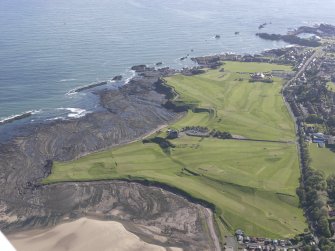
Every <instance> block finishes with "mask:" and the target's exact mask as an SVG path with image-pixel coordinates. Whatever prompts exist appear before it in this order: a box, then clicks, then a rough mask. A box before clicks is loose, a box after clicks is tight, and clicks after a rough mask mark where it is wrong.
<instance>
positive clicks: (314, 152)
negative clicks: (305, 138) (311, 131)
mask: <svg viewBox="0 0 335 251" xmlns="http://www.w3.org/2000/svg"><path fill="white" fill-rule="evenodd" d="M309 152H310V156H311V159H312V164H311V165H312V167H313V168H315V169H317V170H320V171H323V172H324V173H325V175H326V176H329V175H331V174H335V153H334V152H332V151H331V150H330V149H328V148H319V147H318V145H317V144H310V146H309Z"/></svg>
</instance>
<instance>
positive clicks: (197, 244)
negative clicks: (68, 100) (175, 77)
mask: <svg viewBox="0 0 335 251" xmlns="http://www.w3.org/2000/svg"><path fill="white" fill-rule="evenodd" d="M135 71H136V72H137V76H136V77H134V78H133V79H132V80H130V81H129V83H128V84H127V85H124V86H122V87H120V88H118V89H115V90H110V89H103V90H97V91H95V94H96V95H98V97H99V99H100V105H101V107H103V108H104V109H103V110H102V111H98V112H94V113H90V114H87V115H86V116H84V117H81V118H77V119H70V120H66V121H63V120H55V121H50V122H46V123H39V124H27V125H22V126H20V127H19V129H18V130H20V131H21V132H24V133H20V136H16V137H13V138H12V139H11V140H9V141H6V142H0V189H1V195H0V229H1V231H4V232H5V233H10V232H14V231H21V230H26V229H34V228H40V227H50V226H54V225H56V224H58V223H60V222H62V221H63V220H64V219H65V218H67V217H69V218H70V219H77V218H80V217H82V216H85V215H89V214H94V215H100V216H99V217H102V218H103V219H113V220H124V221H127V222H128V223H127V224H128V225H131V229H132V231H134V229H138V231H139V232H138V233H137V234H140V235H143V236H145V237H146V238H147V239H148V240H150V241H151V242H155V240H156V237H157V236H158V237H159V236H161V237H164V238H163V239H165V240H167V243H159V244H160V245H167V246H177V247H182V248H184V249H185V250H212V246H211V245H213V241H212V239H211V236H209V235H208V234H207V233H206V226H204V225H203V224H200V223H201V222H203V221H204V217H205V216H204V213H203V211H204V210H205V207H204V206H201V205H196V204H193V203H192V202H190V201H189V200H186V199H185V198H184V197H182V196H177V195H174V194H172V193H171V192H166V191H164V190H162V189H161V188H154V187H152V186H150V185H151V184H139V183H137V184H135V183H129V182H127V181H110V182H103V181H101V182H87V183H81V182H80V183H63V184H53V185H46V186H45V185H41V180H42V179H43V178H45V177H47V176H48V175H49V174H50V172H51V167H52V162H53V161H68V160H72V159H76V158H79V157H80V156H83V155H86V154H88V153H91V152H95V151H100V150H103V149H107V148H110V147H113V146H116V145H120V144H126V143H127V142H131V141H133V140H135V139H138V138H140V137H142V136H143V135H145V134H146V133H148V132H150V131H153V130H155V129H156V128H157V127H159V126H160V125H165V124H168V123H170V122H171V121H173V120H175V119H177V118H179V117H180V115H181V114H180V113H178V112H176V111H174V110H171V109H167V108H165V107H164V104H165V103H166V102H167V100H168V97H169V96H170V95H171V93H170V92H169V89H164V88H162V85H161V80H160V78H161V77H164V76H169V75H172V74H175V73H176V71H175V70H172V69H169V68H162V69H158V70H156V69H153V68H148V67H146V66H145V67H139V68H137V69H135ZM93 87H95V86H93ZM93 87H92V86H90V87H85V88H86V89H85V90H87V89H89V88H93ZM197 202H198V201H197ZM116 212H118V213H116ZM180 222H184V223H183V224H180ZM144 226H155V227H154V229H156V230H155V231H156V232H155V231H152V232H150V231H149V232H148V231H144V229H145V227H144ZM141 229H142V230H141ZM136 231H137V230H136ZM136 231H135V232H136ZM181 233H183V234H182V235H181ZM158 237H157V238H158ZM158 239H159V238H158Z"/></svg>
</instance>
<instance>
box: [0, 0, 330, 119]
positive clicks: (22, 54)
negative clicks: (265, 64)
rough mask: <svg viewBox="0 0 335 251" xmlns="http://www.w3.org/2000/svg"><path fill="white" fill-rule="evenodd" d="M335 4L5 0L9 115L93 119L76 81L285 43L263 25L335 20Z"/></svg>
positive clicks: (2, 34) (3, 83)
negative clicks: (263, 35)
mask: <svg viewBox="0 0 335 251" xmlns="http://www.w3.org/2000/svg"><path fill="white" fill-rule="evenodd" d="M334 11H335V1H334V0H282V1H278V0H257V1H251V0H207V1H203V0H165V1H164V0H159V1H158V0H99V1H97V0H0V120H2V119H5V118H7V117H9V116H12V115H15V114H20V113H23V112H26V111H34V114H35V115H34V116H32V117H30V118H29V120H35V119H49V120H50V119H55V118H59V117H79V116H83V115H85V114H86V113H87V112H90V111H91V110H92V109H94V107H96V106H97V99H96V98H95V97H94V95H92V94H90V93H89V92H83V93H77V94H73V93H71V90H73V89H74V88H77V87H80V86H85V85H89V84H91V83H95V82H99V81H105V80H110V79H112V78H113V76H115V75H119V74H121V75H123V76H124V78H125V79H127V78H129V77H131V76H132V74H133V73H132V72H131V71H130V67H131V66H132V65H135V64H143V63H144V64H149V65H153V64H155V63H156V62H160V61H162V62H163V63H164V65H163V66H171V67H175V68H180V67H183V66H188V65H192V62H190V60H185V61H180V60H179V58H180V57H183V56H185V55H187V54H190V56H200V55H208V54H216V53H221V52H236V53H257V52H261V51H263V50H264V49H270V48H277V47H282V46H285V44H284V43H276V42H270V41H264V40H261V39H259V38H258V37H256V36H255V33H256V32H258V26H259V25H260V24H262V23H264V22H268V23H269V22H271V24H269V25H267V26H266V28H265V29H264V31H266V32H274V33H279V32H287V31H288V29H290V28H295V27H297V26H300V25H308V24H315V23H321V22H327V23H333V24H335V17H334ZM235 31H238V32H240V35H238V36H236V35H235V34H234V33H235ZM215 34H220V35H221V39H215V38H214V36H215ZM119 84H122V83H112V82H110V83H109V84H108V87H109V88H115V87H116V86H117V85H119Z"/></svg>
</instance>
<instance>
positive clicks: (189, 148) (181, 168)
mask: <svg viewBox="0 0 335 251" xmlns="http://www.w3.org/2000/svg"><path fill="white" fill-rule="evenodd" d="M224 68H225V69H226V71H227V72H225V73H222V72H219V71H217V70H211V71H209V72H207V73H206V74H202V75H199V76H192V77H184V76H180V75H177V76H173V77H171V78H168V79H167V81H168V84H170V85H172V86H173V87H174V88H175V90H176V91H177V92H178V93H179V97H178V99H179V100H180V101H183V102H192V103H197V104H198V105H199V106H200V107H207V108H211V109H214V110H215V113H214V114H212V113H211V114H209V113H206V112H201V113H195V112H192V111H189V112H188V113H187V114H186V116H185V117H183V118H182V119H181V120H180V121H178V122H176V123H175V124H173V125H171V127H175V128H181V127H184V126H187V125H189V126H193V125H202V126H208V127H210V128H217V129H220V130H225V131H231V132H232V133H233V134H239V135H243V136H245V137H250V138H257V139H269V140H292V141H293V140H294V124H293V122H292V121H291V118H290V117H289V114H288V112H287V110H286V107H285V106H284V104H283V100H282V98H281V96H280V88H281V85H282V82H281V80H280V79H276V81H275V83H273V84H265V83H249V82H248V80H247V79H246V80H245V81H235V79H236V78H240V77H241V76H242V75H243V76H244V77H245V78H246V77H247V76H248V75H245V74H241V75H240V74H238V73H236V72H235V71H240V72H246V71H268V70H271V69H283V68H284V69H285V70H289V68H287V67H284V66H277V65H270V64H255V63H234V62H230V63H226V64H225V66H224ZM237 69H238V70H237ZM263 69H264V70H263ZM223 74H224V76H223V77H222V75H223ZM159 135H160V136H163V135H164V132H161V133H160V134H159ZM172 143H173V144H175V145H176V147H175V148H173V149H171V152H170V154H166V153H164V152H163V151H162V150H161V148H160V147H159V146H158V145H156V144H151V143H149V144H143V143H142V142H135V143H132V144H129V145H125V146H120V147H116V148H114V149H112V150H109V151H104V152H100V153H94V154H90V155H88V156H86V157H82V158H80V159H78V160H76V161H71V162H67V163H59V162H56V163H54V166H53V169H52V174H51V175H50V176H49V177H48V178H46V179H45V180H44V183H53V182H61V181H82V180H100V179H117V178H126V179H146V180H151V181H158V182H161V183H165V184H169V185H170V186H173V187H176V188H178V189H180V190H183V191H185V192H187V193H188V194H189V195H191V196H192V197H195V198H199V199H203V200H206V201H208V202H210V203H212V204H214V205H215V206H216V216H215V219H219V217H221V218H223V219H224V221H225V222H226V226H223V224H222V222H221V221H220V220H217V223H218V228H219V229H221V231H222V232H224V231H226V230H225V229H227V228H230V229H232V230H234V229H236V228H242V229H244V230H245V231H246V232H247V233H248V234H250V235H256V236H268V237H276V238H278V237H291V236H293V235H295V234H299V233H302V232H303V230H304V228H306V223H305V219H304V216H303V213H302V210H300V209H299V208H298V198H297V196H296V194H295V189H296V187H297V186H298V179H299V167H298V157H297V150H296V146H295V144H287V143H273V142H255V141H235V140H220V139H213V138H205V139H201V138H195V137H188V136H183V137H181V138H178V139H175V140H172Z"/></svg>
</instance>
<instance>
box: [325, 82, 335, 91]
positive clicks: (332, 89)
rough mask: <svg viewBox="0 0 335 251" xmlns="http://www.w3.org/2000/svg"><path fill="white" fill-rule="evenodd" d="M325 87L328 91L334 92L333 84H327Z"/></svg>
mask: <svg viewBox="0 0 335 251" xmlns="http://www.w3.org/2000/svg"><path fill="white" fill-rule="evenodd" d="M326 86H327V89H328V90H329V91H332V92H335V83H333V82H328V83H327V85H326Z"/></svg>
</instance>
